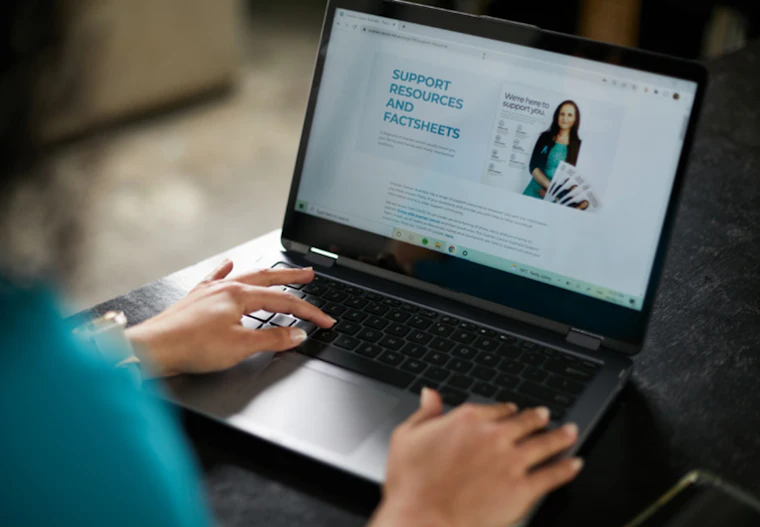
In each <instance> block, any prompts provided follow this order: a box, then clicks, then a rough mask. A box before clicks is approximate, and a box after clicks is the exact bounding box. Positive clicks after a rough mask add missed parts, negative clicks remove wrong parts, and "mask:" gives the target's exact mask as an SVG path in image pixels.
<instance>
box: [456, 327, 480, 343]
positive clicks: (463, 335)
mask: <svg viewBox="0 0 760 527" xmlns="http://www.w3.org/2000/svg"><path fill="white" fill-rule="evenodd" d="M451 340H456V341H457V342H461V343H462V344H472V343H473V341H474V340H475V334H474V333H468V332H467V331H460V330H457V331H455V332H454V333H452V334H451Z"/></svg>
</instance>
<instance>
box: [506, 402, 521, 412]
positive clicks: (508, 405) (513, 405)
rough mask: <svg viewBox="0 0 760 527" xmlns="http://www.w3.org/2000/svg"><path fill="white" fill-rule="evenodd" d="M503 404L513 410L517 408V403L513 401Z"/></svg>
mask: <svg viewBox="0 0 760 527" xmlns="http://www.w3.org/2000/svg"><path fill="white" fill-rule="evenodd" d="M505 406H506V407H507V408H509V409H510V410H511V411H513V412H516V411H517V410H518V408H517V405H516V404H515V403H506V405H505Z"/></svg>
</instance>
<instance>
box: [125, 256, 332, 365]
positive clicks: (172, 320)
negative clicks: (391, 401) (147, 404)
mask: <svg viewBox="0 0 760 527" xmlns="http://www.w3.org/2000/svg"><path fill="white" fill-rule="evenodd" d="M232 266H233V265H232V262H230V261H228V260H225V261H224V262H222V264H221V265H220V266H219V267H218V268H217V269H216V270H215V271H214V272H213V273H211V274H210V275H209V276H208V277H206V279H204V280H203V281H202V282H201V283H200V284H198V285H197V286H196V287H195V288H194V289H193V290H192V291H190V293H189V294H188V295H187V296H186V297H185V298H183V299H182V300H180V301H179V302H177V303H176V304H174V305H173V306H172V307H170V308H169V309H167V310H166V311H164V312H163V313H161V314H160V315H158V316H156V317H154V318H151V319H150V320H147V321H145V322H143V323H142V324H139V325H137V326H134V327H132V328H129V329H128V330H127V337H128V338H129V339H130V341H131V342H132V343H133V344H134V345H135V346H134V347H135V354H136V355H137V357H138V358H140V359H141V360H142V361H143V362H146V363H147V364H148V366H149V367H150V368H151V369H152V373H153V374H154V375H157V376H161V377H166V376H170V375H176V374H179V373H207V372H213V371H219V370H225V369H227V368H231V367H232V366H235V365H236V364H238V363H239V362H241V361H242V360H244V359H246V358H248V357H250V356H251V355H253V354H254V353H257V352H260V351H283V350H288V349H292V348H294V347H295V346H297V345H298V344H300V343H301V342H303V340H304V339H305V338H306V333H304V331H303V330H301V329H297V328H271V329H264V330H251V329H247V328H244V327H243V326H242V324H241V323H240V319H241V317H242V316H243V315H244V314H246V313H253V312H255V311H258V310H259V309H264V310H266V311H271V312H274V313H287V314H292V315H294V316H296V317H298V318H301V319H304V320H309V321H311V322H313V323H314V324H316V325H317V326H319V327H322V328H329V327H332V325H333V324H335V321H334V320H333V319H332V318H330V317H329V316H327V315H325V314H324V313H323V312H322V311H320V310H319V309H318V308H316V307H314V306H313V305H311V304H309V303H308V302H305V301H303V300H301V299H300V298H297V297H295V296H293V295H289V294H287V293H285V292H282V291H277V290H275V289H267V288H268V287H269V286H274V285H285V284H307V283H309V282H311V280H312V279H313V278H314V271H313V270H312V269H311V268H308V269H264V270H261V271H256V272H253V273H250V274H246V275H242V276H239V277H237V278H234V279H225V278H226V277H227V276H228V275H229V274H230V272H231V271H232Z"/></svg>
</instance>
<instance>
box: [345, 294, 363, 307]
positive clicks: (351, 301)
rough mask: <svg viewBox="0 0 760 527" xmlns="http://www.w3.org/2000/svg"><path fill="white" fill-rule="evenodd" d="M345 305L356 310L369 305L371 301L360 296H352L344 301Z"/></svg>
mask: <svg viewBox="0 0 760 527" xmlns="http://www.w3.org/2000/svg"><path fill="white" fill-rule="evenodd" d="M343 303H344V304H345V305H347V306H349V307H353V308H354V309H361V308H363V307H364V306H366V305H367V304H369V300H367V299H365V298H360V297H358V296H350V297H348V298H347V299H346V300H344V301H343Z"/></svg>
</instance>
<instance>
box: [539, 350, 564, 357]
mask: <svg viewBox="0 0 760 527" xmlns="http://www.w3.org/2000/svg"><path fill="white" fill-rule="evenodd" d="M538 351H539V352H540V353H542V354H543V355H545V356H546V357H549V358H552V359H558V358H559V357H560V355H561V353H560V352H558V351H557V350H554V349H551V348H547V347H542V348H541V349H539V350H538Z"/></svg>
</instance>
